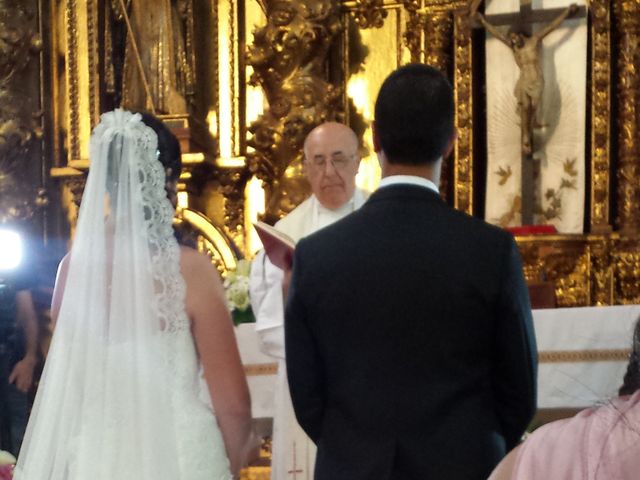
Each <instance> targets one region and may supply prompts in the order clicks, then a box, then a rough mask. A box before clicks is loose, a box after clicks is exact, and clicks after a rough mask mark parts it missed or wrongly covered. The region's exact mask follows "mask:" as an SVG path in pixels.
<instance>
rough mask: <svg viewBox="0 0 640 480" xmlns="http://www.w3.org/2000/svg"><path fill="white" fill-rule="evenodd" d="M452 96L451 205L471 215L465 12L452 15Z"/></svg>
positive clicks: (469, 49)
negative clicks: (453, 67) (456, 137)
mask: <svg viewBox="0 0 640 480" xmlns="http://www.w3.org/2000/svg"><path fill="white" fill-rule="evenodd" d="M454 41H455V44H454V57H455V61H454V63H455V71H454V95H455V106H456V107H455V108H456V112H455V113H456V116H455V126H456V131H457V133H458V140H457V142H456V145H455V157H454V158H455V164H454V171H453V205H454V207H455V208H457V209H458V210H461V211H463V212H466V213H468V214H469V215H472V214H473V115H472V112H473V96H472V89H473V69H472V60H473V48H472V43H471V26H470V25H469V22H468V17H467V15H466V13H464V12H461V13H457V14H456V15H455V16H454Z"/></svg>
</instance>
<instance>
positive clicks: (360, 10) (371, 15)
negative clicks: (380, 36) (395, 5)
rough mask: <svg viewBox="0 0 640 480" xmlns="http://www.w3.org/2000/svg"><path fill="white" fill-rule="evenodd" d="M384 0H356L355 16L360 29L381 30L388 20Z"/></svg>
mask: <svg viewBox="0 0 640 480" xmlns="http://www.w3.org/2000/svg"><path fill="white" fill-rule="evenodd" d="M387 14H388V12H387V11H386V10H385V9H384V0H356V5H355V8H354V10H353V16H354V18H355V21H356V25H358V26H359V27H360V28H380V27H382V25H383V24H384V19H385V18H387Z"/></svg>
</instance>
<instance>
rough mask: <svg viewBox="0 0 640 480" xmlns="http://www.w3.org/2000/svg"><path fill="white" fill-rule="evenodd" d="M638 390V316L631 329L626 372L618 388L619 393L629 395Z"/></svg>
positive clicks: (639, 337)
mask: <svg viewBox="0 0 640 480" xmlns="http://www.w3.org/2000/svg"><path fill="white" fill-rule="evenodd" d="M636 390H640V318H639V319H638V320H637V321H636V327H635V328H634V330H633V346H632V347H631V355H630V356H629V364H628V365H627V373H625V374H624V380H623V381H622V386H621V387H620V390H618V394H619V395H631V394H633V393H634V392H635V391H636Z"/></svg>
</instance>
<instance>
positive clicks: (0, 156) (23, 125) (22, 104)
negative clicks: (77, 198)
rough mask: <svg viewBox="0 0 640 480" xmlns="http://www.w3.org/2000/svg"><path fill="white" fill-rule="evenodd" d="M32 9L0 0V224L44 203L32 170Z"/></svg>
mask: <svg viewBox="0 0 640 480" xmlns="http://www.w3.org/2000/svg"><path fill="white" fill-rule="evenodd" d="M36 12H37V4H36V3H35V2H32V4H31V5H29V4H28V2H23V1H18V0H0V223H5V222H13V221H23V220H27V219H29V218H31V217H32V216H33V214H34V213H35V211H36V209H37V208H38V207H41V206H44V205H45V204H46V194H45V192H44V190H43V189H42V188H38V187H34V184H36V182H38V184H39V179H38V180H36V178H35V175H34V170H35V171H37V170H39V168H35V169H34V168H33V164H34V163H35V162H38V161H40V160H41V159H40V154H39V147H38V145H37V143H38V141H39V139H40V138H41V136H42V128H41V123H40V122H41V113H40V112H39V111H38V110H39V96H38V89H39V85H38V82H39V81H40V80H39V73H38V64H37V62H38V55H39V53H40V49H41V48H42V41H41V38H40V35H39V33H38V31H37V23H36V22H34V17H35V13H36ZM34 78H35V79H37V80H35V81H34Z"/></svg>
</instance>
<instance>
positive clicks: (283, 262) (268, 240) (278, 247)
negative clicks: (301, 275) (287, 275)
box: [253, 222, 296, 270]
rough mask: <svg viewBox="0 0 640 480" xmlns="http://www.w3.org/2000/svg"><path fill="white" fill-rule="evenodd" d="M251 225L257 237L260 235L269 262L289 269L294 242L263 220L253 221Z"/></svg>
mask: <svg viewBox="0 0 640 480" xmlns="http://www.w3.org/2000/svg"><path fill="white" fill-rule="evenodd" d="M253 226H254V228H255V229H256V232H258V237H260V241H261V242H262V246H263V247H264V251H265V252H266V254H267V257H269V260H270V261H271V263H273V264H274V265H275V266H276V267H278V268H281V269H282V270H290V269H291V266H292V265H293V251H294V250H295V248H296V242H294V241H293V239H292V238H291V237H289V236H288V235H285V234H284V233H282V232H280V231H279V230H276V229H275V228H274V227H272V226H271V225H269V224H266V223H264V222H255V223H254V224H253Z"/></svg>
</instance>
